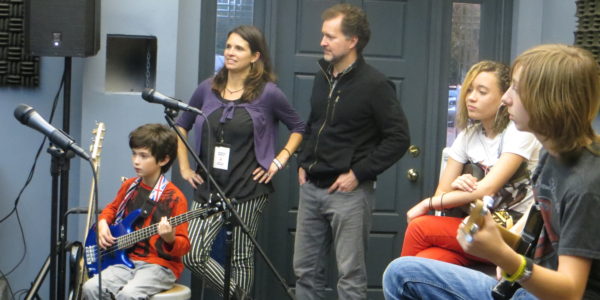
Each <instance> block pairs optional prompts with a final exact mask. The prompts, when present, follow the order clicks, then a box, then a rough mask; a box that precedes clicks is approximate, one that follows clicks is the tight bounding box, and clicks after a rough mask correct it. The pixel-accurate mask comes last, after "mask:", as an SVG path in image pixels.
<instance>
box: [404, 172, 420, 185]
mask: <svg viewBox="0 0 600 300" xmlns="http://www.w3.org/2000/svg"><path fill="white" fill-rule="evenodd" d="M406 178H408V180H410V181H412V182H415V181H417V179H419V172H417V170H415V169H408V171H407V172H406Z"/></svg>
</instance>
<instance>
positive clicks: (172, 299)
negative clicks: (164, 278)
mask: <svg viewBox="0 0 600 300" xmlns="http://www.w3.org/2000/svg"><path fill="white" fill-rule="evenodd" d="M191 297H192V291H191V290H190V288H189V287H187V286H185V285H182V284H178V283H176V284H175V285H174V286H173V287H172V288H171V289H170V290H166V291H164V292H160V293H158V294H156V295H154V296H152V297H150V300H160V299H163V300H167V299H168V300H188V299H190V298H191Z"/></svg>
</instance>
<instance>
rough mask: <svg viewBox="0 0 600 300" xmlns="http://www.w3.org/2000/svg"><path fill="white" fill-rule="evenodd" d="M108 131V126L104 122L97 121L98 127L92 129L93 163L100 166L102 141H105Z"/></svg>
mask: <svg viewBox="0 0 600 300" xmlns="http://www.w3.org/2000/svg"><path fill="white" fill-rule="evenodd" d="M105 133H106V126H105V125H104V123H103V122H96V128H94V130H92V134H94V136H93V137H92V145H90V153H91V155H90V157H91V159H92V163H94V165H96V166H98V164H100V152H101V151H102V142H104V134H105Z"/></svg>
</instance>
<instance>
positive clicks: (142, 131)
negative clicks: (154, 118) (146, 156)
mask: <svg viewBox="0 0 600 300" xmlns="http://www.w3.org/2000/svg"><path fill="white" fill-rule="evenodd" d="M129 148H131V149H138V148H148V149H149V150H150V154H152V156H154V158H155V159H156V162H159V161H161V160H163V159H165V158H166V157H169V162H167V164H166V165H164V166H162V167H161V169H160V172H161V173H162V174H164V173H166V172H167V171H168V170H169V168H170V167H171V165H172V164H173V162H174V161H175V158H177V135H176V134H175V131H173V130H171V129H170V128H169V127H168V126H166V125H163V124H146V125H142V126H140V127H138V128H136V129H135V130H134V131H132V132H131V133H130V134H129Z"/></svg>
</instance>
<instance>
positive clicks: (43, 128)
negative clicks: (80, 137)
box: [15, 104, 90, 160]
mask: <svg viewBox="0 0 600 300" xmlns="http://www.w3.org/2000/svg"><path fill="white" fill-rule="evenodd" d="M15 118H17V120H19V122H21V123H22V124H23V125H27V126H29V127H31V128H33V129H35V130H37V131H39V132H41V133H43V134H44V135H45V136H47V137H48V138H49V139H50V141H51V142H52V143H53V144H55V145H57V146H59V147H60V148H61V149H63V150H72V151H73V152H75V154H77V155H79V156H81V157H82V158H84V159H85V160H90V156H89V155H88V154H87V153H85V151H84V150H83V149H81V147H79V146H78V145H77V144H75V141H74V140H73V139H72V138H71V137H70V136H68V135H67V134H65V133H64V132H62V131H61V130H59V129H57V128H56V127H54V126H52V124H50V123H48V122H46V120H44V118H42V116H40V114H38V113H37V112H36V111H35V109H33V108H32V107H31V106H29V105H26V104H19V106H17V108H16V109H15Z"/></svg>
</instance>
